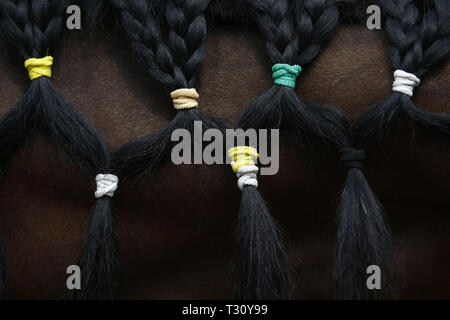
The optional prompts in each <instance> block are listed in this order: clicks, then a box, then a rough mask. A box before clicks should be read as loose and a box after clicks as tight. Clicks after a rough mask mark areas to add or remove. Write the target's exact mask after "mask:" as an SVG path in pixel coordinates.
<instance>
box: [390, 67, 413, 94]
mask: <svg viewBox="0 0 450 320" xmlns="http://www.w3.org/2000/svg"><path fill="white" fill-rule="evenodd" d="M419 83H420V79H419V78H418V77H417V76H416V75H414V74H412V73H409V72H406V71H403V70H395V72H394V82H393V83H392V90H393V91H397V92H401V93H404V94H406V95H408V96H410V97H412V96H413V91H414V87H417V86H418V85H419Z"/></svg>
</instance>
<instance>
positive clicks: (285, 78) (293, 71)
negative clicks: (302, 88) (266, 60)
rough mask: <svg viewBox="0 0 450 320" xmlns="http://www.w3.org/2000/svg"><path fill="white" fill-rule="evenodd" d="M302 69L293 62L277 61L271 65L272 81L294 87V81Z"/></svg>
mask: <svg viewBox="0 0 450 320" xmlns="http://www.w3.org/2000/svg"><path fill="white" fill-rule="evenodd" d="M301 71H302V67H300V66H299V65H297V64H295V65H293V66H291V65H290V64H286V63H277V64H274V65H273V66H272V78H273V83H275V84H278V85H280V86H286V87H291V88H295V81H296V80H297V77H298V75H299V74H300V72H301Z"/></svg>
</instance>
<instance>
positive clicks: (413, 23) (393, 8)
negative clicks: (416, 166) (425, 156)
mask: <svg viewBox="0 0 450 320" xmlns="http://www.w3.org/2000/svg"><path fill="white" fill-rule="evenodd" d="M380 4H381V6H382V12H383V13H384V16H385V28H384V29H385V30H386V36H387V38H388V40H389V44H390V47H389V58H390V61H391V65H392V67H393V68H394V69H396V70H403V71H406V72H408V73H412V74H415V75H416V76H417V77H422V76H425V74H426V73H427V71H428V70H429V69H430V68H431V67H432V66H433V65H435V64H436V63H438V62H439V61H442V60H443V59H444V58H445V57H447V56H448V54H449V52H450V25H449V23H448V21H449V18H450V4H449V2H448V1H446V0H427V1H423V4H422V7H423V10H422V12H421V11H420V10H419V7H418V4H416V2H414V1H411V0H399V1H380ZM401 115H405V116H406V117H407V118H409V119H410V120H411V121H412V123H413V124H418V125H420V126H422V127H425V128H428V129H430V130H432V131H435V132H437V133H440V134H443V135H445V136H449V135H450V116H449V115H448V114H445V113H432V112H429V111H426V110H424V109H420V108H418V107H417V106H416V105H415V104H414V102H413V100H412V99H411V97H410V96H408V95H406V94H403V93H400V92H392V94H391V95H390V96H389V97H387V98H386V99H385V100H384V101H381V102H379V103H377V104H375V105H374V106H372V107H371V108H369V110H368V111H367V112H366V113H365V114H363V115H362V116H361V117H360V119H359V120H358V121H357V123H356V124H355V126H354V127H355V138H356V139H357V143H358V144H359V145H361V146H362V147H369V146H377V145H380V144H381V143H382V142H383V141H385V140H386V138H387V136H388V135H389V131H390V128H391V127H392V125H393V124H394V123H395V121H396V120H398V119H399V118H400V116H401Z"/></svg>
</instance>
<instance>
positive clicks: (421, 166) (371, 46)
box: [0, 23, 450, 299]
mask: <svg viewBox="0 0 450 320" xmlns="http://www.w3.org/2000/svg"><path fill="white" fill-rule="evenodd" d="M0 41H1V40H0ZM0 46H1V48H2V49H1V50H0V76H1V78H0V97H1V98H0V113H1V114H4V113H5V112H6V111H7V110H9V109H10V108H11V107H12V106H13V105H14V104H15V103H16V102H17V101H18V100H19V99H20V97H21V96H22V95H23V93H24V91H25V90H26V88H27V86H28V79H27V76H26V72H25V69H24V68H23V61H21V60H19V59H18V58H17V55H16V54H15V52H14V51H13V50H12V49H4V48H5V42H3V41H2V42H0ZM385 47H386V43H385V39H384V38H383V36H382V32H380V31H370V30H368V29H366V28H365V27H364V26H357V25H342V26H341V27H340V28H339V30H338V33H337V35H336V36H335V37H334V39H333V40H332V42H331V43H330V45H329V46H328V47H327V48H326V49H325V51H324V52H323V53H322V54H321V56H320V57H319V58H318V59H317V60H316V61H315V62H314V63H313V64H312V65H310V66H307V67H306V68H304V71H303V72H302V74H301V75H300V77H299V80H298V86H297V89H296V91H297V93H298V95H300V96H301V97H302V99H303V100H305V101H314V102H321V103H327V104H331V105H333V106H335V107H337V108H340V109H341V110H343V111H345V112H346V113H347V115H348V116H349V117H350V118H351V119H352V121H354V120H355V119H357V117H358V116H359V114H360V113H361V112H362V111H363V110H365V109H366V108H367V107H368V106H370V105H371V104H372V103H375V102H377V101H380V100H381V99H383V98H384V97H386V96H387V95H388V94H389V92H390V90H391V84H392V74H391V71H392V70H391V67H390V65H389V63H388V61H387V58H386V57H385ZM54 57H55V65H54V68H53V75H54V76H53V79H52V82H53V83H54V85H55V87H56V88H57V89H58V91H59V92H60V93H61V94H63V95H64V96H65V97H66V99H67V100H68V101H69V102H71V103H72V104H73V105H74V106H76V107H77V108H78V109H79V110H81V112H82V113H83V114H84V115H85V116H86V118H87V119H88V120H89V121H91V122H92V123H93V124H94V125H95V126H96V127H97V128H98V130H99V131H100V132H101V133H102V135H103V137H104V139H105V141H106V142H107V144H108V147H109V148H110V150H115V149H117V148H118V147H119V146H120V145H122V144H123V143H125V142H128V141H131V140H132V139H135V138H137V137H140V136H144V135H146V134H148V133H151V132H154V131H156V130H157V129H160V128H162V127H163V126H164V125H165V124H166V123H167V122H168V121H169V120H170V119H171V118H172V116H173V114H174V112H175V111H174V110H173V108H172V106H171V101H170V98H169V96H168V92H167V91H166V90H165V89H164V88H163V86H162V85H161V84H160V83H159V82H157V81H155V80H152V79H150V76H149V75H148V73H147V72H146V71H145V70H142V68H141V67H140V66H139V65H137V63H136V62H134V59H133V57H132V53H131V50H130V48H129V44H128V42H127V40H126V39H125V38H124V36H123V34H121V33H119V34H117V32H113V31H110V30H109V29H106V30H100V29H99V30H96V31H95V32H91V33H89V32H84V31H75V32H70V33H69V34H68V35H67V37H66V39H65V41H64V45H63V46H61V48H59V49H58V50H57V51H56V52H55V53H54ZM270 68H271V64H270V61H269V59H268V58H267V56H266V54H265V48H264V44H263V39H262V37H261V36H260V34H259V33H258V32H257V31H256V30H255V29H252V28H248V29H243V28H242V27H239V26H237V25H235V24H232V23H216V24H214V25H213V26H212V28H211V31H210V33H209V35H208V39H207V44H206V57H205V61H204V63H203V67H202V69H201V72H200V74H199V76H198V81H197V83H198V85H197V89H198V92H199V93H200V101H199V103H200V106H199V107H200V108H201V110H202V112H204V113H205V114H208V115H211V116H215V117H220V118H222V119H225V120H227V121H229V122H234V121H235V120H236V119H237V117H238V116H239V114H240V113H241V112H242V111H243V110H244V109H245V108H246V107H248V106H249V104H250V103H251V101H252V100H253V99H255V98H256V97H257V96H259V95H260V94H261V93H262V92H264V91H265V90H266V89H268V88H269V87H270V86H271V72H270ZM422 80H423V81H422V83H421V84H420V87H419V88H418V89H417V90H416V94H415V96H414V101H415V102H416V104H417V106H419V107H422V108H424V109H427V110H430V111H433V112H450V92H449V90H448V85H449V81H450V63H449V62H448V60H447V61H446V62H445V63H442V64H440V65H439V66H438V67H436V68H435V69H433V70H432V71H431V72H430V73H429V74H427V76H426V77H424V79H422ZM282 143H283V141H282ZM281 151H282V153H281V164H280V171H279V173H278V174H277V175H275V176H263V177H261V178H260V191H261V193H262V195H263V197H264V198H265V199H266V200H267V202H268V203H269V206H270V208H271V210H272V213H273V215H274V217H276V218H277V219H278V220H279V222H280V224H281V225H282V226H283V228H284V231H285V241H286V243H287V246H288V251H289V255H290V262H291V263H292V265H293V266H294V268H295V278H296V285H297V290H296V297H297V298H301V299H305V298H331V297H332V279H331V277H332V267H333V261H334V257H333V250H334V245H335V234H336V226H335V224H334V216H333V211H332V210H333V208H334V207H335V204H336V201H337V197H338V194H339V192H340V189H341V187H342V185H343V182H344V177H345V170H344V168H343V167H342V165H341V163H340V162H339V160H338V156H337V155H336V153H335V151H334V150H329V152H328V155H329V156H328V157H326V158H320V157H319V156H315V155H311V154H307V153H302V152H297V154H294V153H293V152H291V149H290V148H289V147H288V146H287V144H286V141H285V142H284V145H283V146H282V150H281ZM449 159H450V145H449V143H448V141H445V139H444V138H442V137H439V136H436V135H432V134H430V133H429V132H427V131H425V130H423V129H421V128H420V127H416V128H413V126H412V125H411V124H410V123H409V122H408V121H406V120H405V121H400V122H399V123H398V124H397V126H396V129H395V130H394V131H393V132H392V133H391V137H390V139H389V142H388V143H387V144H386V145H384V146H383V150H372V152H369V155H368V160H367V161H366V167H365V172H366V175H367V179H368V181H369V183H370V184H371V186H372V187H373V189H374V191H375V192H376V193H377V194H378V196H379V198H380V200H381V201H382V203H383V204H384V206H385V208H386V211H387V215H388V217H387V220H388V222H389V224H390V226H391V229H392V233H393V240H394V250H395V251H394V253H395V257H396V260H395V266H396V271H397V273H398V277H399V281H398V286H399V288H398V289H399V290H398V291H399V296H400V297H401V298H450V277H449V276H448V275H447V274H446V272H447V270H449V268H450V237H449V236H448V235H449V234H450V197H449V192H450V173H449V170H448V168H449V165H448V163H449ZM90 183H91V182H90V180H89V178H88V177H87V176H84V175H82V174H80V172H79V170H78V169H77V168H76V167H74V166H72V165H71V164H68V163H67V161H64V159H60V157H59V155H58V154H57V152H56V149H55V147H54V146H53V144H52V143H51V142H49V141H48V140H46V139H45V138H44V137H43V136H42V135H40V134H39V133H36V134H34V138H33V139H31V140H30V141H29V142H28V144H26V145H24V146H22V148H20V149H19V150H17V152H16V153H15V154H14V156H13V157H12V158H11V159H10V160H9V161H8V163H7V165H6V166H5V167H4V168H1V177H0V208H1V209H0V210H1V214H0V229H1V232H2V235H3V238H4V245H5V257H6V269H7V270H6V271H7V276H8V282H7V284H8V287H9V295H10V298H59V297H61V298H62V297H64V296H65V295H66V294H67V289H66V277H67V274H66V273H65V271H66V268H67V266H68V265H71V264H77V262H78V259H79V256H80V252H81V248H82V246H83V241H84V238H85V233H86V231H87V228H88V222H89V218H90V208H91V206H92V204H93V201H94V197H93V194H92V188H91V187H90ZM235 183H236V179H235V177H234V175H233V173H232V171H231V168H229V167H228V166H206V165H200V166H193V165H182V166H174V165H171V164H167V165H163V166H161V167H158V168H157V170H155V172H154V175H153V176H152V179H150V180H147V181H145V182H144V183H142V184H136V185H132V186H126V185H120V183H119V191H118V192H117V193H116V195H115V197H114V201H113V203H114V208H113V209H114V214H115V230H116V234H117V242H118V261H119V278H118V286H119V297H120V298H230V297H231V296H232V279H231V267H232V260H233V251H234V240H235V239H234V227H235V225H236V221H237V213H238V207H239V203H240V191H239V189H238V188H237V187H236V185H235Z"/></svg>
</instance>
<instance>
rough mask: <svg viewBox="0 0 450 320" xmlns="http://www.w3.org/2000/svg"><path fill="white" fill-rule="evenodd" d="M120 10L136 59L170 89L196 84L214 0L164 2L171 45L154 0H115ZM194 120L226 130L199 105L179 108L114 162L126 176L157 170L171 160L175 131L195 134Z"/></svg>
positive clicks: (119, 152) (126, 147)
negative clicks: (207, 13) (207, 17)
mask: <svg viewBox="0 0 450 320" xmlns="http://www.w3.org/2000/svg"><path fill="white" fill-rule="evenodd" d="M112 4H113V5H114V6H115V7H116V8H117V9H118V11H119V23H120V25H121V27H122V28H123V30H124V31H125V33H126V35H127V36H128V38H129V39H130V41H131V46H132V48H133V52H134V55H135V57H136V59H137V60H138V61H139V62H140V63H141V64H143V65H144V66H145V67H146V68H147V69H148V71H149V73H150V74H151V75H152V76H153V78H155V79H156V80H158V81H160V82H162V83H163V84H165V85H166V86H167V87H168V88H169V89H170V90H177V89H182V88H192V87H193V86H194V82H195V76H196V73H197V71H198V69H199V67H200V65H201V62H202V61H203V57H204V42H205V38H206V31H207V25H206V20H205V17H204V15H203V13H204V11H205V9H206V7H207V6H208V4H209V0H196V1H186V0H169V1H167V2H165V6H163V10H164V11H163V12H164V14H163V15H161V16H163V17H165V18H166V21H167V25H168V28H169V32H168V41H167V43H165V42H164V41H163V40H164V39H163V37H162V32H161V23H160V22H161V21H162V20H164V19H163V17H158V15H157V8H155V7H153V2H152V1H145V0H138V1H126V0H112ZM194 121H201V122H202V130H203V132H204V131H205V130H207V129H209V128H217V129H220V130H223V128H224V127H223V125H222V124H221V123H220V122H219V121H218V120H215V119H213V118H211V117H208V116H206V115H204V114H203V113H201V112H200V111H199V110H198V109H197V108H188V109H182V110H178V111H177V112H176V114H175V117H174V118H173V119H172V120H171V121H170V122H169V123H168V124H167V126H166V127H164V128H163V129H161V130H159V131H157V132H155V133H152V134H150V135H147V136H145V137H142V138H139V139H137V140H135V141H132V142H129V143H127V144H125V145H124V146H123V147H121V148H120V149H119V150H117V151H116V152H114V154H113V155H112V162H113V166H114V168H115V171H116V172H117V174H118V175H119V176H120V177H121V178H124V179H126V180H133V179H136V178H145V177H146V176H148V175H149V174H150V173H151V172H152V170H153V168H154V167H155V166H156V165H157V164H159V163H162V162H164V161H168V158H169V156H170V154H171V150H172V147H173V146H174V143H173V142H172V141H171V134H172V132H173V131H174V130H176V129H179V128H184V129H186V130H188V131H189V132H190V133H193V132H194Z"/></svg>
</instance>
